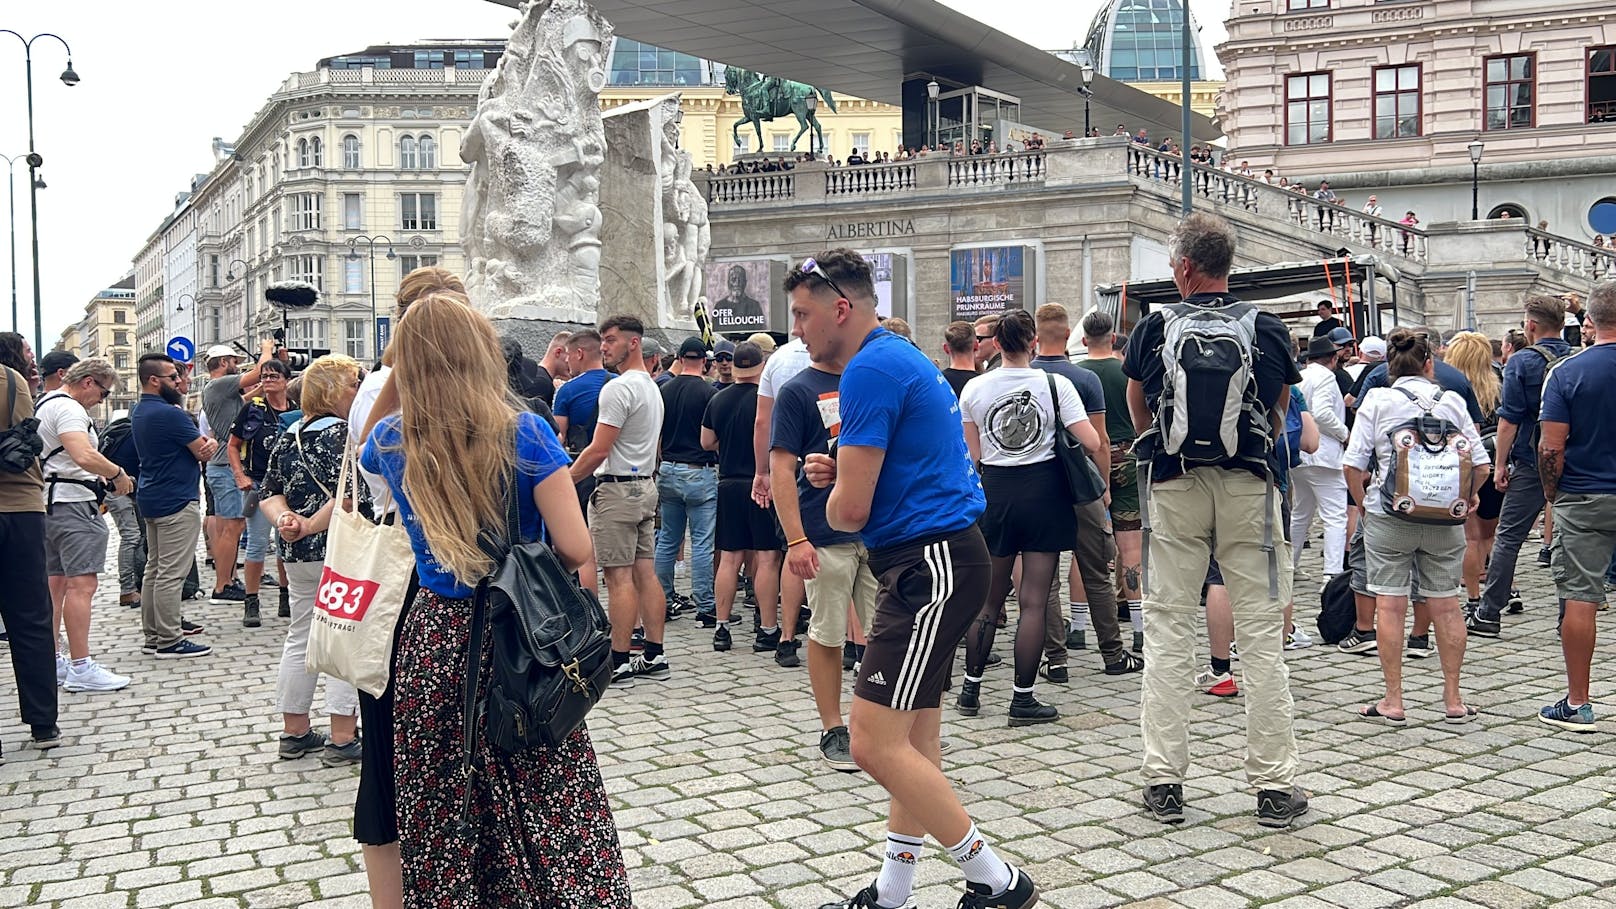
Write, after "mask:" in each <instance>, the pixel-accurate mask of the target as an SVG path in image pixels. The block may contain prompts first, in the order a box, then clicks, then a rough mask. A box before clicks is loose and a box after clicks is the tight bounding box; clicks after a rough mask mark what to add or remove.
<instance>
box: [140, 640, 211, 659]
mask: <svg viewBox="0 0 1616 909" xmlns="http://www.w3.org/2000/svg"><path fill="white" fill-rule="evenodd" d="M212 652H213V648H212V647H209V646H208V645H206V644H198V643H197V642H195V641H187V640H186V639H184V638H180V639H179V640H178V641H175V642H174V643H172V644H170V645H168V646H167V647H159V648H157V649H156V650H154V651H152V655H153V656H156V657H157V658H158V659H159V660H183V659H185V658H186V657H199V656H207V655H208V654H210V653H212Z"/></svg>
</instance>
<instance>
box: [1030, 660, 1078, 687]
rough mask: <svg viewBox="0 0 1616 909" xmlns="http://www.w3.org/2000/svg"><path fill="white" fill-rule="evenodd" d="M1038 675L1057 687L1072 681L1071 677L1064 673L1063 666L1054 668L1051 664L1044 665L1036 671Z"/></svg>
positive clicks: (1064, 668)
mask: <svg viewBox="0 0 1616 909" xmlns="http://www.w3.org/2000/svg"><path fill="white" fill-rule="evenodd" d="M1038 674H1039V675H1040V676H1042V677H1043V678H1044V681H1046V682H1054V683H1055V684H1057V685H1065V684H1067V683H1069V682H1070V681H1071V680H1072V676H1071V674H1070V673H1068V672H1067V671H1066V667H1065V666H1056V665H1054V664H1052V663H1045V664H1044V666H1043V668H1042V669H1040V670H1038Z"/></svg>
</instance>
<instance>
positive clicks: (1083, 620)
mask: <svg viewBox="0 0 1616 909" xmlns="http://www.w3.org/2000/svg"><path fill="white" fill-rule="evenodd" d="M1088 627H1089V604H1087V603H1073V604H1072V630H1073V631H1087V630H1088Z"/></svg>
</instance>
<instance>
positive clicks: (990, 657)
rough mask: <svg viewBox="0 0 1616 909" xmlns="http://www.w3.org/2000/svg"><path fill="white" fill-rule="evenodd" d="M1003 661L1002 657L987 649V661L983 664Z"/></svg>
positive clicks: (994, 664)
mask: <svg viewBox="0 0 1616 909" xmlns="http://www.w3.org/2000/svg"><path fill="white" fill-rule="evenodd" d="M1003 662H1004V657H1002V656H999V655H998V654H997V653H995V652H994V651H992V650H990V651H988V658H987V661H986V662H985V665H988V666H997V665H999V664H1000V663H1003Z"/></svg>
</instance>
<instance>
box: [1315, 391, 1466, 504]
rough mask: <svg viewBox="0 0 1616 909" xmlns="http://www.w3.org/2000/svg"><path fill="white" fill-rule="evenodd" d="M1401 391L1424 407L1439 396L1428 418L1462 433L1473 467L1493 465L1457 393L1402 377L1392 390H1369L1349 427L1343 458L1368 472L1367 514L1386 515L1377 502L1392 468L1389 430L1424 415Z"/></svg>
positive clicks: (1379, 502) (1418, 406) (1343, 460)
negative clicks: (1384, 479)
mask: <svg viewBox="0 0 1616 909" xmlns="http://www.w3.org/2000/svg"><path fill="white" fill-rule="evenodd" d="M1400 388H1402V389H1407V390H1408V391H1410V392H1412V393H1413V394H1414V396H1415V397H1417V398H1419V399H1420V400H1421V401H1423V402H1424V403H1425V405H1426V406H1429V405H1430V404H1431V402H1432V401H1433V400H1435V399H1436V398H1437V395H1439V394H1440V395H1441V399H1440V400H1437V401H1436V406H1435V407H1434V408H1431V415H1432V416H1435V417H1441V418H1442V419H1444V420H1447V421H1448V422H1450V423H1452V424H1454V425H1455V426H1457V427H1459V429H1460V430H1461V431H1463V432H1464V436H1465V438H1466V439H1468V440H1469V441H1470V461H1471V464H1472V466H1484V465H1487V464H1491V463H1492V459H1491V458H1489V457H1488V456H1487V448H1486V446H1484V445H1482V444H1481V435H1480V434H1479V433H1477V432H1476V424H1474V423H1472V422H1470V410H1469V409H1468V408H1467V407H1466V406H1465V401H1464V396H1462V395H1460V394H1459V393H1458V392H1451V391H1450V392H1443V391H1442V389H1440V388H1438V387H1437V385H1436V383H1434V382H1432V381H1430V380H1429V379H1427V378H1425V377H1424V376H1403V377H1402V378H1400V379H1398V380H1397V381H1396V382H1393V383H1392V387H1391V388H1373V389H1370V391H1369V393H1368V394H1366V395H1364V399H1363V403H1361V404H1360V405H1359V406H1358V418H1357V420H1356V421H1355V422H1354V423H1353V424H1352V437H1351V438H1350V439H1348V440H1347V452H1346V455H1345V456H1344V457H1343V458H1342V463H1343V464H1344V465H1346V466H1347V467H1356V468H1358V469H1360V470H1365V471H1370V472H1371V474H1372V475H1371V477H1370V479H1369V482H1368V484H1367V485H1368V487H1369V488H1368V493H1369V494H1368V495H1367V496H1365V500H1364V509H1365V510H1366V511H1368V512H1369V513H1370V514H1383V513H1385V508H1384V507H1383V506H1382V505H1381V501H1380V485H1381V478H1382V477H1384V476H1385V475H1386V472H1387V471H1389V470H1391V469H1392V440H1391V431H1392V430H1393V429H1394V428H1396V427H1397V426H1400V425H1402V424H1404V423H1407V422H1408V421H1409V420H1412V419H1414V418H1416V417H1418V416H1420V415H1421V414H1422V413H1424V410H1422V409H1421V407H1420V405H1419V404H1416V403H1415V402H1413V401H1410V400H1409V399H1408V396H1407V395H1405V394H1403V393H1402V392H1401V391H1397V390H1396V389H1400Z"/></svg>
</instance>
